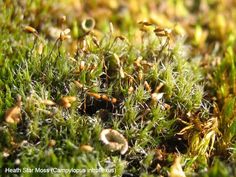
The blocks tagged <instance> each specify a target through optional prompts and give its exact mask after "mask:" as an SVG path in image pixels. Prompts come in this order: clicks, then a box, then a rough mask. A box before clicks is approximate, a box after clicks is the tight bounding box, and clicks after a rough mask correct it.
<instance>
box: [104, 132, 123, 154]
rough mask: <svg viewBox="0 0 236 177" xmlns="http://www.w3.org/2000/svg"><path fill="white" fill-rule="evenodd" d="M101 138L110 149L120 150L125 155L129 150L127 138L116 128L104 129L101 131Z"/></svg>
mask: <svg viewBox="0 0 236 177" xmlns="http://www.w3.org/2000/svg"><path fill="white" fill-rule="evenodd" d="M100 140H101V141H102V142H103V143H104V144H105V145H106V147H107V148H108V149H109V150H110V151H120V153H121V154H122V155H123V154H125V153H126V152H127V150H128V142H127V140H126V139H125V137H124V136H123V135H122V134H120V133H119V132H118V131H116V130H112V129H104V130H103V131H102V132H101V133H100Z"/></svg>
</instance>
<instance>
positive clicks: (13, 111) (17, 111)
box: [5, 96, 22, 124]
mask: <svg viewBox="0 0 236 177" xmlns="http://www.w3.org/2000/svg"><path fill="white" fill-rule="evenodd" d="M21 104H22V102H21V96H18V98H17V103H16V106H14V107H12V108H9V109H7V110H6V113H5V121H6V122H7V123H10V124H15V123H16V124H18V123H19V122H20V120H21Z"/></svg>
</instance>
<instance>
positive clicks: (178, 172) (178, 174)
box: [170, 156, 186, 177]
mask: <svg viewBox="0 0 236 177" xmlns="http://www.w3.org/2000/svg"><path fill="white" fill-rule="evenodd" d="M180 162H181V157H180V156H179V157H176V159H175V161H174V164H173V165H172V166H171V168H170V177H186V176H185V173H184V171H183V169H182V166H181V164H180Z"/></svg>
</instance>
